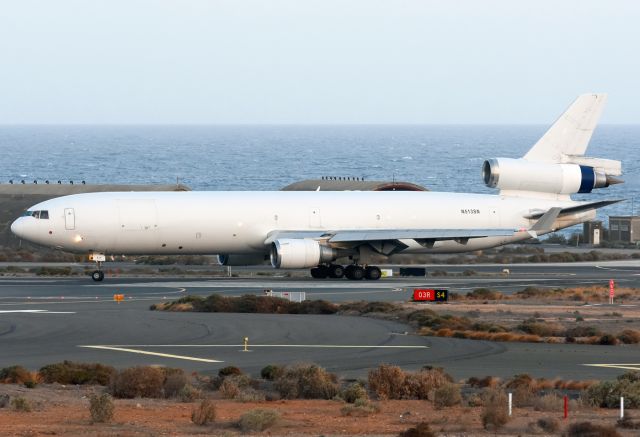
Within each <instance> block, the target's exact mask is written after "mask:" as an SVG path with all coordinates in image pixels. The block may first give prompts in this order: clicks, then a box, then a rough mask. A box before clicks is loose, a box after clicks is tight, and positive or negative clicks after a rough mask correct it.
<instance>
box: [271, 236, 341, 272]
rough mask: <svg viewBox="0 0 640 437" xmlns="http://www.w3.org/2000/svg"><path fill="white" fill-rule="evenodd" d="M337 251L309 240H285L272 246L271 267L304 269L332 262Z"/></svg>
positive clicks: (277, 241) (275, 242) (278, 241)
mask: <svg viewBox="0 0 640 437" xmlns="http://www.w3.org/2000/svg"><path fill="white" fill-rule="evenodd" d="M336 258H337V251H336V250H335V249H333V248H331V247H329V246H327V245H325V244H320V243H319V242H318V241H316V240H312V239H309V238H283V239H282V240H276V241H274V242H273V243H272V244H271V265H272V266H273V267H275V268H277V269H302V268H308V267H315V266H317V265H318V264H322V263H325V262H331V261H333V260H334V259H336Z"/></svg>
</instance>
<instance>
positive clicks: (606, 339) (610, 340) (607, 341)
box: [599, 334, 618, 346]
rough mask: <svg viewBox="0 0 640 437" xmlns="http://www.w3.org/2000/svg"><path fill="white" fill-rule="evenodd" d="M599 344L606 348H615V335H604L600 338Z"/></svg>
mask: <svg viewBox="0 0 640 437" xmlns="http://www.w3.org/2000/svg"><path fill="white" fill-rule="evenodd" d="M599 343H600V344H602V345H606V346H615V345H616V344H618V339H617V338H616V337H615V335H612V334H604V335H603V336H602V337H600V340H599Z"/></svg>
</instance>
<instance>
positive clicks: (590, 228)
mask: <svg viewBox="0 0 640 437" xmlns="http://www.w3.org/2000/svg"><path fill="white" fill-rule="evenodd" d="M582 239H583V242H584V243H585V244H591V245H593V246H599V245H600V242H601V241H602V240H603V239H604V226H603V225H602V222H601V221H596V220H594V221H591V222H584V223H583V224H582Z"/></svg>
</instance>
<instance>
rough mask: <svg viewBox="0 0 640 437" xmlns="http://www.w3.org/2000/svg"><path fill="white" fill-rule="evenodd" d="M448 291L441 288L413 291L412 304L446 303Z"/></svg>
mask: <svg viewBox="0 0 640 437" xmlns="http://www.w3.org/2000/svg"><path fill="white" fill-rule="evenodd" d="M448 298H449V290H445V289H442V288H416V289H414V290H413V300H414V302H446V301H447V299H448Z"/></svg>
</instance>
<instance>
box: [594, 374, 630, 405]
mask: <svg viewBox="0 0 640 437" xmlns="http://www.w3.org/2000/svg"><path fill="white" fill-rule="evenodd" d="M582 397H583V400H584V401H585V402H586V403H587V404H589V405H592V406H594V407H603V408H617V407H618V406H619V405H620V397H624V398H625V406H626V407H628V408H639V407H640V372H627V373H625V374H622V375H620V376H618V377H617V378H616V380H615V381H602V382H599V383H596V384H593V385H592V386H590V387H589V388H588V389H587V390H586V392H585V393H584V394H583V395H582Z"/></svg>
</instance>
